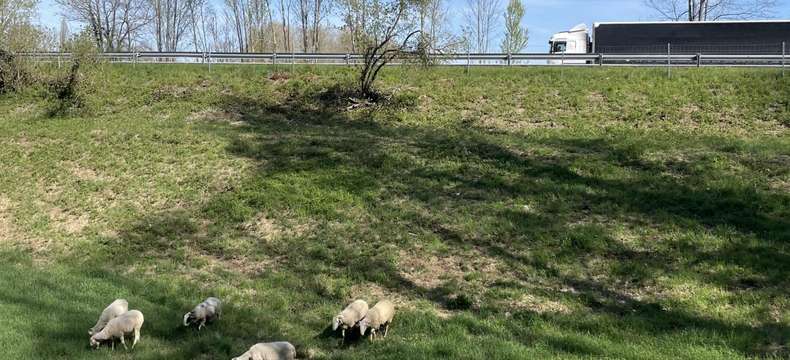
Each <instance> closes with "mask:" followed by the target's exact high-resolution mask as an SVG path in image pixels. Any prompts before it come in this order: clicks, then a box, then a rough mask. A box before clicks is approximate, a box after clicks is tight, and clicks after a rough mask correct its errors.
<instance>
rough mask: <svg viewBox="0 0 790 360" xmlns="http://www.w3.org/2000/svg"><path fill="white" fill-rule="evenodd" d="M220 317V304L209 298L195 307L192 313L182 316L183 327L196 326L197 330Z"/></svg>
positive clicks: (215, 299)
mask: <svg viewBox="0 0 790 360" xmlns="http://www.w3.org/2000/svg"><path fill="white" fill-rule="evenodd" d="M221 316H222V302H221V301H219V299H217V298H215V297H210V298H208V299H206V300H204V301H203V302H202V303H200V304H198V305H197V306H195V308H194V309H192V311H190V312H188V313H186V314H184V326H189V325H192V324H198V330H200V329H202V328H203V326H205V325H206V322H207V321H208V322H211V321H214V320H215V319H219V318H220V317H221Z"/></svg>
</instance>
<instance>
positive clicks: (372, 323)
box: [359, 300, 395, 340]
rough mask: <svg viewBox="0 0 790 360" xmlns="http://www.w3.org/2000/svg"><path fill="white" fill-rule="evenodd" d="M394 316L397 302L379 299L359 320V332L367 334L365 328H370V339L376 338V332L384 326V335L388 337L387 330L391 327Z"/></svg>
mask: <svg viewBox="0 0 790 360" xmlns="http://www.w3.org/2000/svg"><path fill="white" fill-rule="evenodd" d="M393 316H395V304H393V303H392V301H389V300H382V301H379V302H378V303H376V305H374V306H373V307H372V308H370V310H368V314H367V315H365V317H364V318H363V319H362V320H360V321H359V334H360V335H365V330H367V329H368V328H370V339H371V340H375V339H376V332H377V331H379V329H381V327H382V326H384V337H387V331H388V330H389V328H390V323H391V322H392V317H393Z"/></svg>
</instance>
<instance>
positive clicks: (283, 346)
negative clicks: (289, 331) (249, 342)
mask: <svg viewBox="0 0 790 360" xmlns="http://www.w3.org/2000/svg"><path fill="white" fill-rule="evenodd" d="M294 359H296V348H295V347H294V346H293V345H291V343H289V342H287V341H277V342H270V343H258V344H255V345H253V346H252V347H250V349H249V350H247V352H245V353H244V354H241V355H239V356H237V357H235V358H233V360H294Z"/></svg>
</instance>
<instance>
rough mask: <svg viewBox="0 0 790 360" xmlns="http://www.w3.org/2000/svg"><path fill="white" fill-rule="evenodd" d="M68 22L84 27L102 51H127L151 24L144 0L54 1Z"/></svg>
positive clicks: (148, 8)
mask: <svg viewBox="0 0 790 360" xmlns="http://www.w3.org/2000/svg"><path fill="white" fill-rule="evenodd" d="M55 1H56V2H57V3H58V4H60V5H61V6H62V7H63V10H64V12H65V15H66V17H67V18H68V19H69V20H72V21H77V22H81V23H84V24H86V25H87V27H88V30H89V31H90V33H91V35H92V36H93V39H94V41H95V42H96V46H97V47H98V48H100V49H102V50H104V51H120V50H124V49H131V48H133V47H134V44H135V43H136V42H138V41H139V40H140V39H141V38H142V36H143V32H144V29H145V27H146V26H147V25H148V24H149V22H150V20H151V12H150V6H148V5H149V4H148V3H147V1H146V0H55Z"/></svg>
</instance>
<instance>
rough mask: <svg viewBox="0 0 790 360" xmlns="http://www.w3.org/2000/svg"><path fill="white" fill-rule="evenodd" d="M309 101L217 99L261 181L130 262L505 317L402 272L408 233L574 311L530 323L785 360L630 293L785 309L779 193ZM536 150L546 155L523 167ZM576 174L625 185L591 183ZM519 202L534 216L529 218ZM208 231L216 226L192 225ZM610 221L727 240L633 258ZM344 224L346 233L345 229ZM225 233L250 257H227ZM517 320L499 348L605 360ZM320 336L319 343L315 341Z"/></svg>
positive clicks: (147, 229)
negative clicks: (660, 282)
mask: <svg viewBox="0 0 790 360" xmlns="http://www.w3.org/2000/svg"><path fill="white" fill-rule="evenodd" d="M315 95H316V94H306V95H305V94H301V95H300V94H292V96H291V98H289V99H287V100H285V101H281V102H276V101H274V100H267V99H258V98H255V97H248V96H239V95H232V94H229V95H225V96H224V97H223V98H221V99H219V100H218V105H219V106H220V107H221V108H222V109H223V110H224V111H227V112H233V113H236V114H239V115H240V116H241V118H242V119H243V120H244V121H245V122H246V126H242V127H237V128H235V129H234V130H228V129H227V127H223V128H222V129H221V133H223V134H225V135H226V136H230V139H229V140H230V143H231V145H230V146H229V147H228V151H229V152H230V153H231V154H233V155H235V156H240V157H245V158H249V159H252V160H254V161H255V162H256V163H257V164H259V167H258V168H257V169H256V171H255V172H254V173H252V174H250V175H249V177H248V178H247V179H245V180H244V181H243V183H242V184H241V185H240V186H238V187H236V188H233V189H228V190H227V191H226V192H223V193H219V194H216V195H215V196H214V197H212V198H209V199H207V200H206V202H205V204H206V205H205V206H204V207H203V208H200V209H192V210H186V211H176V212H172V213H165V214H152V215H150V216H149V217H148V218H144V219H140V221H139V222H138V223H135V224H132V225H131V226H130V227H129V228H128V229H126V230H124V231H123V232H122V234H121V239H122V242H123V243H124V244H127V246H129V247H130V249H129V250H145V251H149V252H151V254H152V255H153V254H154V253H158V254H159V255H158V256H162V257H171V258H176V259H177V258H178V257H179V256H182V255H180V254H181V253H180V251H182V250H184V249H185V248H190V249H194V250H197V251H199V252H200V253H203V254H208V255H210V256H212V257H215V258H218V259H232V258H242V259H246V260H247V261H255V259H256V258H257V257H259V256H264V257H277V258H278V259H280V260H279V262H278V263H277V265H276V266H277V268H278V270H279V271H283V272H287V273H291V274H295V277H296V278H298V279H301V280H302V281H303V287H301V288H298V289H297V290H296V291H297V292H301V293H310V295H311V296H313V297H329V298H332V299H334V300H335V301H336V302H337V304H338V308H339V307H341V306H342V305H341V304H342V303H343V301H345V300H346V299H347V296H348V294H347V293H344V292H343V291H335V290H336V289H333V288H331V286H330V288H327V286H328V285H326V284H324V283H323V280H325V279H348V280H349V281H351V283H361V282H370V283H374V284H377V285H379V286H381V287H383V288H385V289H387V290H388V291H390V292H392V293H397V294H400V295H402V296H406V297H411V298H424V299H427V300H429V301H434V302H436V303H437V304H438V305H439V306H441V307H445V308H449V309H461V310H473V313H478V316H480V317H485V316H487V315H486V314H487V313H486V311H490V312H493V314H494V315H495V316H502V315H503V313H504V309H501V308H485V307H483V309H480V308H479V305H478V304H477V302H479V301H480V299H479V298H478V299H475V298H467V299H461V300H459V298H458V296H457V295H458V293H459V292H463V289H460V290H458V289H452V288H445V287H442V286H436V287H430V286H427V285H425V284H421V283H417V282H415V281H414V280H413V279H410V278H409V277H407V276H405V275H404V272H403V269H400V268H399V267H398V265H397V264H398V260H399V259H398V255H397V254H398V251H399V250H402V249H412V248H413V246H414V245H416V244H417V243H418V240H414V239H409V238H408V236H402V235H403V234H406V233H414V234H417V235H418V236H419V237H422V238H426V237H435V238H437V239H438V241H439V242H440V243H441V244H443V246H444V247H446V248H447V250H445V251H446V252H447V253H448V254H456V253H463V252H468V251H472V252H474V253H477V254H482V255H484V256H486V257H489V258H492V259H495V260H496V261H497V262H498V263H499V264H500V265H502V266H504V267H505V268H506V269H507V273H508V274H512V277H513V278H514V279H515V280H516V282H512V283H510V284H509V285H507V284H505V285H502V288H503V289H509V290H515V291H522V292H525V291H527V290H528V288H527V287H525V286H524V285H523V284H530V283H534V282H536V281H537V282H541V283H543V284H544V285H545V289H544V290H543V291H544V292H545V293H546V295H547V296H549V297H553V298H562V299H572V300H574V301H575V302H578V303H580V304H583V305H584V306H585V307H586V310H585V311H583V312H582V314H579V313H578V312H574V313H572V314H569V315H563V314H553V315H539V316H540V317H548V318H550V319H551V321H553V322H556V323H559V324H562V325H561V326H563V327H568V328H573V329H579V330H580V331H583V330H586V331H590V332H605V331H607V330H606V328H605V327H602V326H597V325H596V324H595V323H594V322H592V323H591V322H590V321H589V318H588V315H589V316H603V317H605V318H606V319H607V322H611V323H619V324H620V325H612V326H615V327H618V326H619V327H620V328H626V329H632V330H634V331H637V332H638V333H644V334H652V335H662V334H666V333H675V334H682V333H684V332H688V331H691V332H694V333H696V334H701V336H707V337H709V338H710V339H717V340H711V342H709V343H708V345H710V346H719V345H721V343H722V341H723V342H724V343H725V345H722V346H725V347H726V348H728V349H732V350H735V351H738V352H741V353H742V354H744V355H778V356H783V355H787V354H788V349H787V344H788V341H790V338H789V337H788V333H790V329H789V328H788V327H787V326H785V325H783V324H770V323H768V322H767V321H765V320H763V321H760V325H757V326H752V325H749V324H745V323H741V322H728V321H725V320H722V319H718V318H716V317H715V316H714V315H710V316H707V315H705V314H700V313H698V312H696V311H692V310H688V309H685V308H684V307H683V306H682V305H677V306H675V307H673V308H668V307H667V306H665V304H661V303H658V302H653V301H646V300H642V299H641V298H640V297H639V296H636V295H634V294H633V292H629V291H627V290H628V289H634V288H640V287H644V286H649V285H652V284H653V283H654V282H655V280H656V279H657V278H658V277H661V276H671V275H673V274H677V273H681V274H682V275H683V276H687V277H689V278H691V279H695V280H696V281H699V282H701V283H704V284H710V285H712V286H718V287H724V288H728V289H736V290H738V289H740V290H743V289H745V290H746V291H754V292H758V293H759V294H760V295H761V296H765V297H768V298H779V297H781V296H783V295H782V290H780V289H781V288H782V286H781V284H785V285H786V284H787V278H788V274H790V269H789V268H788V264H790V255H789V254H788V253H787V251H786V243H783V242H782V241H783V239H787V236H788V229H790V221H789V220H788V219H790V216H788V215H790V214H788V213H787V209H788V207H787V206H788V204H790V197H789V196H787V194H781V193H775V192H773V193H766V192H765V191H756V190H755V189H753V188H750V187H748V186H746V185H743V184H741V185H739V186H731V187H714V188H711V187H709V186H707V185H706V182H705V179H706V178H710V177H716V176H717V172H718V171H719V170H717V169H715V168H702V169H691V168H685V169H679V171H684V172H685V173H686V174H687V176H685V177H674V176H667V175H665V174H664V170H665V168H666V167H665V166H664V164H661V163H656V162H650V161H647V160H644V159H643V157H642V156H640V155H641V152H642V151H643V150H644V148H639V147H629V146H626V145H623V144H621V143H618V142H617V141H616V140H614V139H603V138H599V139H592V140H590V139H565V138H560V139H555V138H549V139H520V138H518V137H517V136H515V135H508V134H495V135H486V134H481V133H477V132H475V131H464V129H452V128H448V129H426V128H417V127H407V126H399V125H398V124H395V123H392V124H389V125H388V123H387V122H386V121H373V120H371V119H372V118H373V117H374V116H378V115H375V114H370V115H368V116H358V115H354V116H351V115H350V114H349V113H347V112H345V111H344V110H342V109H338V108H337V107H334V106H332V105H328V104H325V103H322V101H321V99H320V97H316V96H315ZM385 112H386V110H385ZM394 118H397V116H394ZM503 144H511V145H508V146H506V145H503ZM533 146H534V147H542V148H549V149H551V150H552V151H551V152H550V153H546V154H541V153H532V152H530V149H531V148H532V147H533ZM580 164H581V165H580ZM584 164H599V165H601V166H604V167H603V168H602V169H603V170H602V171H603V172H605V171H606V170H607V169H616V170H617V171H623V172H626V173H627V174H626V175H623V176H619V177H613V176H606V175H607V174H605V173H598V174H596V173H594V172H593V173H591V172H590V171H587V170H589V167H585V166H584ZM695 172H696V173H695ZM525 203H533V204H537V205H538V206H539V207H540V211H525V210H524V206H523V205H524V204H525ZM259 214H268V215H270V216H274V217H278V216H279V217H282V218H285V217H292V218H294V219H296V220H295V221H296V222H297V223H299V222H300V221H301V222H310V223H312V224H314V225H313V226H312V227H311V228H310V230H309V231H304V232H295V233H294V234H293V235H292V236H291V238H289V242H288V243H282V242H277V243H267V242H263V241H260V240H259V239H255V238H254V237H250V236H248V235H246V233H245V231H244V230H243V229H242V228H243V226H244V224H247V223H248V222H250V221H252V220H254V219H255V217H256V216H258V215H259ZM285 220H289V221H290V220H293V219H285ZM204 221H206V222H208V223H209V225H206V226H203V225H201V224H202V223H203V222H204ZM614 222H618V223H628V224H631V225H632V226H634V227H635V228H639V227H644V228H647V229H650V228H662V229H674V230H678V231H680V232H686V233H691V234H693V235H694V236H702V235H705V234H724V235H723V236H724V237H727V238H729V239H730V240H729V241H728V242H726V243H724V244H721V245H720V246H718V247H716V248H714V249H707V248H706V247H705V246H703V245H702V244H700V243H698V242H696V240H695V239H693V238H692V239H687V240H683V239H659V238H656V239H655V240H656V244H655V246H649V247H647V248H638V247H632V246H628V245H626V244H624V243H623V242H622V241H619V240H617V239H615V235H614V234H613V233H612V231H613V229H612V227H611V226H608V225H609V224H610V223H614ZM347 223H351V224H352V225H353V226H342V225H343V224H347ZM283 224H284V225H283V226H286V227H287V226H289V225H288V224H291V223H287V222H286V223H283ZM338 224H340V225H338ZM228 231H230V232H232V233H233V234H231V235H228V234H227V232H228ZM223 236H224V238H223ZM228 236H230V237H234V236H235V237H237V238H241V239H244V240H246V241H247V242H248V243H247V244H246V245H241V246H239V247H228V246H227V242H224V241H225V240H227V238H228ZM154 256H156V255H154ZM592 261H605V262H608V263H611V264H613V265H611V268H610V270H609V271H608V273H606V274H604V276H598V277H594V276H590V275H591V274H590V273H588V269H586V268H585V266H586V265H584V264H586V263H589V262H592ZM705 267H710V268H712V269H715V268H716V267H719V268H722V267H737V268H740V269H744V273H745V274H747V275H739V274H731V273H724V272H721V271H717V270H712V271H707V272H700V271H699V269H702V268H705ZM569 268H570V269H572V270H573V271H568V269H569ZM436 275H437V276H439V275H441V274H436ZM321 276H323V277H321ZM623 284H627V286H623ZM777 286H778V288H777ZM340 287H342V286H340ZM785 288H786V287H785ZM785 295H786V294H785ZM521 312H523V313H519V312H518V311H517V314H516V315H515V316H514V317H513V320H512V321H509V322H508V323H507V327H508V328H509V330H510V331H511V332H510V335H504V336H507V337H508V338H509V339H510V340H512V341H515V342H519V343H522V344H524V345H526V346H530V345H531V344H534V343H535V342H544V343H546V344H548V345H549V346H551V347H554V348H556V350H557V351H561V352H568V353H574V354H581V355H602V354H605V353H604V352H603V350H601V349H598V348H596V345H595V344H591V343H587V342H585V341H582V340H579V341H574V340H573V339H570V338H556V337H554V338H552V337H551V336H549V335H541V336H534V335H529V334H525V333H524V331H523V330H518V328H523V327H525V325H526V324H527V323H528V322H529V321H530V319H534V316H537V314H535V313H533V312H532V311H530V310H523V311H521ZM585 326H588V328H587V329H584V328H583V327H585ZM580 328H581V329H580ZM270 330H271V331H273V332H275V333H277V332H278V330H277V329H276V328H272V329H270ZM325 333H326V330H325V331H324V332H323V333H318V332H317V335H316V337H317V338H318V339H320V340H321V341H322V344H324V345H326V344H328V342H329V336H328V335H327V334H325ZM163 335H164V334H163Z"/></svg>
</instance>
